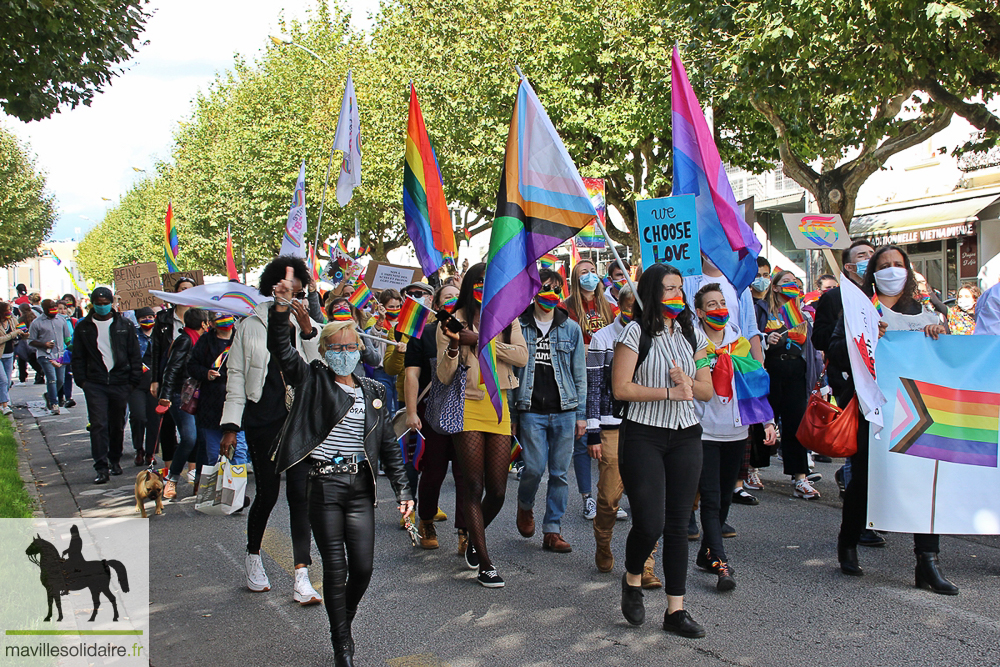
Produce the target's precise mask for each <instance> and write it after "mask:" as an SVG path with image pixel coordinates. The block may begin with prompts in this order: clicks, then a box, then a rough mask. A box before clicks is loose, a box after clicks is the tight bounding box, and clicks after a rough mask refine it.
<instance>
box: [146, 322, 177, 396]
mask: <svg viewBox="0 0 1000 667" xmlns="http://www.w3.org/2000/svg"><path fill="white" fill-rule="evenodd" d="M149 338H150V345H151V347H152V348H153V351H152V359H153V365H152V366H150V371H151V372H152V373H153V378H152V380H151V381H152V382H163V370H164V369H165V368H166V365H165V363H164V362H166V360H167V350H169V349H170V344H171V343H172V342H174V308H167V309H166V310H161V311H160V312H158V313H156V324H154V325H153V333H152V334H150V336H149Z"/></svg>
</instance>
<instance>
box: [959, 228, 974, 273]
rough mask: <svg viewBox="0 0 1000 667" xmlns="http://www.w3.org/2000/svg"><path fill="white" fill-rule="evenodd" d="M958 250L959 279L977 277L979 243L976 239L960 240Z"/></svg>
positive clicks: (972, 237) (971, 237)
mask: <svg viewBox="0 0 1000 667" xmlns="http://www.w3.org/2000/svg"><path fill="white" fill-rule="evenodd" d="M958 248H959V251H958V255H959V256H958V277H959V279H960V280H961V279H965V278H977V277H979V243H978V241H977V240H976V237H975V236H970V237H968V238H964V239H962V241H961V242H960V243H959V245H958Z"/></svg>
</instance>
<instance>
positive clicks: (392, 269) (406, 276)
mask: <svg viewBox="0 0 1000 667" xmlns="http://www.w3.org/2000/svg"><path fill="white" fill-rule="evenodd" d="M423 277H424V273H423V271H421V270H420V269H419V268H418V267H413V266H399V265H398V264H383V263H382V262H376V261H371V262H369V263H368V271H367V272H365V284H367V285H368V287H370V288H371V289H373V290H380V289H390V288H391V289H394V290H401V289H403V288H404V287H406V286H407V285H409V284H410V283H415V282H417V281H419V280H420V279H421V278H423Z"/></svg>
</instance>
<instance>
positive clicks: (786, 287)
mask: <svg viewBox="0 0 1000 667" xmlns="http://www.w3.org/2000/svg"><path fill="white" fill-rule="evenodd" d="M778 294H781V295H782V296H787V297H788V298H789V299H794V298H796V297H798V296H802V290H800V289H799V286H798V285H796V284H795V283H783V284H781V285H778Z"/></svg>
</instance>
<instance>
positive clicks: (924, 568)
mask: <svg viewBox="0 0 1000 667" xmlns="http://www.w3.org/2000/svg"><path fill="white" fill-rule="evenodd" d="M915 579H916V587H917V588H929V589H930V590H932V591H934V592H935V593H939V594H941V595H958V586H956V585H955V584H953V583H951V582H950V581H948V580H947V579H945V578H944V575H943V574H941V570H939V569H938V555H937V554H936V553H934V552H932V551H924V552H920V551H918V552H917V567H916V570H915Z"/></svg>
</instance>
